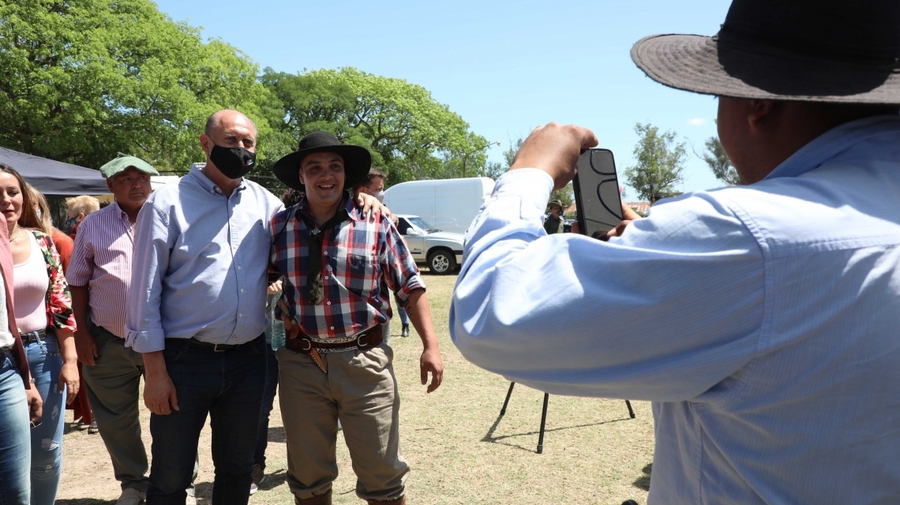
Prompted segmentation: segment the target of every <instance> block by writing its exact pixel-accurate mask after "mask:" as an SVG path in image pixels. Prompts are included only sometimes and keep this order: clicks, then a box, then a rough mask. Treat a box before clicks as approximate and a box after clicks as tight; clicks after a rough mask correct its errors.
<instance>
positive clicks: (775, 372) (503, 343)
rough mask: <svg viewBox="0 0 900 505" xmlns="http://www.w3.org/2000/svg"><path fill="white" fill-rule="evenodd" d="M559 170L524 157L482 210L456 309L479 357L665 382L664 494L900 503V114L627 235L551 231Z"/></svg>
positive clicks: (556, 379)
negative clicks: (533, 165) (524, 165)
mask: <svg viewBox="0 0 900 505" xmlns="http://www.w3.org/2000/svg"><path fill="white" fill-rule="evenodd" d="M552 186H553V181H552V180H551V179H550V177H549V176H548V175H547V174H546V173H544V172H542V171H539V170H531V169H525V170H516V171H513V172H510V173H508V174H506V175H504V176H503V177H502V178H501V179H500V181H498V184H497V187H496V188H495V191H494V194H493V196H492V197H491V198H490V200H489V201H488V202H487V203H486V204H485V206H484V208H483V209H482V211H481V213H480V214H479V215H478V217H477V218H476V220H475V222H474V223H473V225H472V226H471V227H470V229H469V231H468V234H467V243H466V248H465V258H464V264H463V268H462V272H461V273H460V277H459V280H458V283H457V286H456V290H455V292H454V295H453V302H452V305H451V312H450V330H451V334H452V337H453V340H454V342H455V344H456V345H457V347H458V348H459V349H460V351H461V352H462V353H463V355H464V356H465V357H466V358H468V359H469V360H471V361H472V362H474V363H475V364H477V365H479V366H481V367H484V368H486V369H488V370H491V371H494V372H496V373H499V374H502V375H503V376H505V377H507V378H508V379H510V380H513V381H516V382H521V383H523V384H527V385H529V386H532V387H535V388H538V389H540V390H544V391H548V392H550V393H554V394H569V395H585V396H603V397H613V398H631V399H642V400H652V401H653V413H654V420H655V426H656V451H655V456H654V462H653V478H652V480H651V489H650V497H649V500H648V503H666V504H670V503H687V504H705V503H709V504H719V503H741V504H753V503H790V504H797V503H810V504H812V503H816V504H818V503H885V504H887V503H900V270H898V265H900V118H898V117H895V116H881V117H876V118H869V119H865V120H860V121H855V122H852V123H848V124H845V125H842V126H840V127H838V128H835V129H833V130H831V131H829V132H827V133H825V134H823V135H822V136H820V137H819V138H817V139H816V140H814V141H812V142H810V143H809V144H808V145H806V146H804V147H803V148H802V149H800V150H799V151H798V152H796V153H795V154H794V155H792V156H791V157H790V158H788V159H787V160H785V161H784V162H783V163H782V164H781V165H780V166H779V167H777V168H776V169H775V170H774V171H773V172H772V173H771V174H770V175H769V176H768V177H767V178H766V179H764V180H763V181H760V182H759V183H756V184H753V185H750V186H743V187H729V188H722V189H718V190H714V191H707V192H697V193H692V194H689V195H684V196H682V197H679V198H675V199H672V200H671V201H667V202H666V203H661V204H659V205H657V206H655V207H654V208H653V210H652V211H651V214H650V217H649V218H647V219H642V220H639V221H635V222H633V223H631V224H630V225H629V226H628V228H627V230H626V232H625V233H624V236H623V237H621V238H619V239H613V240H611V241H610V242H600V241H597V240H593V239H590V238H586V237H583V236H578V235H571V234H565V235H562V234H557V235H552V236H547V235H546V234H545V233H544V231H543V229H542V227H541V214H542V213H543V211H544V208H545V205H546V203H547V199H548V196H549V193H550V190H551V189H552Z"/></svg>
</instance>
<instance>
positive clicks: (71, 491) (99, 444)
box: [56, 397, 287, 505]
mask: <svg viewBox="0 0 900 505" xmlns="http://www.w3.org/2000/svg"><path fill="white" fill-rule="evenodd" d="M66 413H67V418H66V435H65V438H64V440H63V475H62V480H61V481H60V485H59V493H58V494H57V499H56V503H57V504H58V505H99V504H104V505H106V504H109V503H115V500H116V499H117V498H118V497H119V493H120V492H121V490H120V488H119V483H118V482H117V481H116V479H115V477H114V476H113V469H112V463H111V462H110V460H109V455H108V453H107V452H106V447H105V446H104V445H103V440H102V439H101V438H100V435H99V434H93V435H91V434H88V432H87V429H85V428H84V427H77V426H76V425H75V424H74V423H73V422H72V411H71V410H68V411H66ZM270 418H271V420H270V423H269V446H268V449H267V450H266V458H267V470H266V473H267V474H269V473H274V474H275V476H274V477H270V478H269V480H268V481H267V482H266V483H265V487H266V488H272V487H275V486H282V487H284V488H287V484H285V483H284V471H285V469H286V468H287V450H286V444H285V439H284V428H283V427H282V422H281V409H280V408H279V406H278V398H277V397H276V398H275V408H274V409H273V410H272V414H271V417H270ZM141 428H142V431H141V435H142V437H143V439H144V446H145V447H146V448H147V453H148V457H149V453H150V413H149V411H148V410H147V409H146V408H145V407H144V406H143V405H141ZM209 448H210V430H209V423H208V422H207V424H206V426H205V427H204V428H203V433H202V434H201V437H200V444H199V451H200V471H199V473H198V475H197V481H196V483H197V484H196V486H197V489H196V494H197V501H198V504H203V503H209V501H210V498H211V496H212V481H213V471H212V470H213V464H212V456H211V455H210V451H209ZM285 490H286V489H285Z"/></svg>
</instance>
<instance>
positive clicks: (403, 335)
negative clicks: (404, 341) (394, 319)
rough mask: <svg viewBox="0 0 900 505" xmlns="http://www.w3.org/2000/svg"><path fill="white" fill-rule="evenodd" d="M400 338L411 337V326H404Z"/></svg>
mask: <svg viewBox="0 0 900 505" xmlns="http://www.w3.org/2000/svg"><path fill="white" fill-rule="evenodd" d="M400 336H401V337H404V338H405V337H408V336H409V325H408V324H404V325H403V329H402V330H401V331H400Z"/></svg>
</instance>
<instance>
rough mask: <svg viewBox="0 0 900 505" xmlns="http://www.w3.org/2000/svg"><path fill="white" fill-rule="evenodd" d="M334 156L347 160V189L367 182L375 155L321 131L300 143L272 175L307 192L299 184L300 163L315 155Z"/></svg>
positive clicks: (282, 159) (280, 161)
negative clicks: (324, 153) (329, 154)
mask: <svg viewBox="0 0 900 505" xmlns="http://www.w3.org/2000/svg"><path fill="white" fill-rule="evenodd" d="M322 152H327V153H335V154H338V155H340V156H341V157H342V158H344V189H350V188H352V187H354V186H356V185H357V184H359V183H360V182H362V180H363V179H365V178H366V175H367V174H368V173H369V168H370V167H371V166H372V155H371V154H369V150H368V149H366V148H365V147H360V146H353V145H345V144H341V141H340V140H338V139H337V137H335V136H334V135H332V134H330V133H328V132H324V131H318V132H313V133H310V134H309V135H307V136H305V137H303V138H302V139H300V145H299V147H298V148H297V150H296V151H295V152H293V153H291V154H288V155H287V156H285V157H283V158H281V159H280V160H278V161H277V162H276V163H275V165H274V166H273V167H272V172H274V173H275V176H276V177H278V180H280V181H281V182H283V183H285V184H286V185H287V186H288V187H291V188H294V189H297V190H300V191H306V188H305V187H304V186H303V184H301V183H300V173H299V172H300V163H301V162H302V161H303V158H305V157H306V156H307V155H310V154H312V153H322Z"/></svg>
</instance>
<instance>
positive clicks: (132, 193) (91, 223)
mask: <svg viewBox="0 0 900 505" xmlns="http://www.w3.org/2000/svg"><path fill="white" fill-rule="evenodd" d="M100 171H101V173H102V174H103V176H104V177H105V178H106V184H107V185H108V186H109V190H110V191H111V192H112V193H113V195H114V196H115V199H116V201H115V203H113V204H111V205H109V206H107V207H105V208H103V209H100V210H98V211H96V212H93V213H91V214H90V215H88V216H87V217H86V218H84V221H82V222H81V225H80V226H79V228H78V234H77V235H76V237H75V249H74V250H73V251H72V257H71V260H70V263H69V269H68V271H67V272H66V279H67V280H68V281H69V288H70V289H71V290H72V305H73V307H74V309H75V319H76V322H77V323H78V330H77V331H76V332H75V343H76V348H77V350H78V359H79V360H80V361H81V362H82V364H83V365H84V367H83V374H84V382H85V384H86V385H87V394H88V401H89V402H90V404H91V410H93V412H94V417H95V418H96V420H97V426H98V427H99V428H100V436H101V437H102V438H103V443H104V444H106V450H107V451H108V452H109V455H110V457H111V458H112V463H113V469H114V471H115V475H116V479H117V480H118V481H119V482H120V483H121V484H122V495H121V496H120V497H119V500H118V502H117V503H118V504H119V505H136V504H137V503H140V502H141V501H143V499H144V496H145V495H146V493H147V486H148V481H147V476H146V473H147V469H148V466H147V452H146V449H145V448H144V443H143V441H142V440H141V425H140V421H139V419H138V401H139V400H140V396H139V392H138V387H139V385H140V379H141V375H143V373H144V360H143V358H142V357H141V354H140V353H138V352H135V351H134V350H132V349H129V348H126V347H125V294H126V293H127V292H128V286H129V284H130V282H131V258H132V253H133V249H134V222H135V219H137V215H138V211H140V210H141V207H142V206H143V205H144V202H146V201H147V197H148V196H150V191H151V190H150V176H151V175H159V174H158V173H157V171H156V169H154V168H153V167H152V166H150V165H149V164H148V163H147V162H145V161H143V160H141V159H139V158H135V157H133V156H124V155H120V156H119V157H118V158H116V159H114V160H112V161H110V162H109V163H107V164H105V165H103V167H101V168H100Z"/></svg>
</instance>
